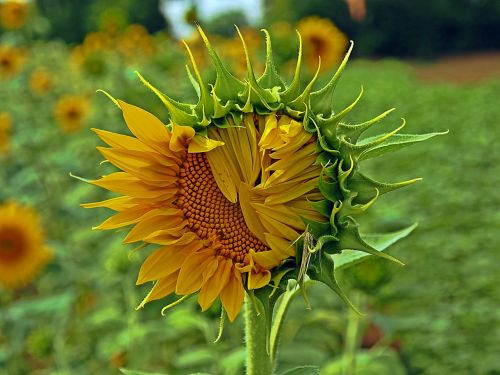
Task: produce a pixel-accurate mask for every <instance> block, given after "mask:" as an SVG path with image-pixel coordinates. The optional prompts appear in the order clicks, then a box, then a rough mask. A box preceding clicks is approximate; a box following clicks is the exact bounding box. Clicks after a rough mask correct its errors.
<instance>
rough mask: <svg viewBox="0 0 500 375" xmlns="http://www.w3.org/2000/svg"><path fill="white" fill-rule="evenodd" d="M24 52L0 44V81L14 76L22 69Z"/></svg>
mask: <svg viewBox="0 0 500 375" xmlns="http://www.w3.org/2000/svg"><path fill="white" fill-rule="evenodd" d="M24 60H25V51H24V50H23V49H21V48H16V47H10V46H8V45H6V44H0V79H2V78H3V79H8V78H11V77H12V76H14V75H16V74H17V73H18V72H19V71H20V70H21V68H22V66H23V64H24Z"/></svg>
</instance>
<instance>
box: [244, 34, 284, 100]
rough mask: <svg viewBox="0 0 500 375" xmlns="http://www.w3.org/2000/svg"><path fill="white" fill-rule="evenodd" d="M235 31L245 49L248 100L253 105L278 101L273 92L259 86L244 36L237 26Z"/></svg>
mask: <svg viewBox="0 0 500 375" xmlns="http://www.w3.org/2000/svg"><path fill="white" fill-rule="evenodd" d="M236 31H237V32H238V35H239V37H240V40H241V44H242V45H243V50H244V51H245V59H246V62H247V72H248V84H247V85H246V90H248V93H249V97H250V101H251V102H252V104H254V105H258V104H264V105H266V104H267V103H276V102H277V101H278V99H279V98H278V97H275V96H273V94H272V93H271V92H270V91H268V90H265V89H263V88H262V87H260V85H259V83H258V82H257V79H256V78H255V73H254V71H253V66H252V62H251V61H250V55H249V53H248V48H247V44H246V43H245V38H243V35H242V34H241V32H240V29H239V28H238V26H236Z"/></svg>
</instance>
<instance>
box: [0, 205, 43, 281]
mask: <svg viewBox="0 0 500 375" xmlns="http://www.w3.org/2000/svg"><path fill="white" fill-rule="evenodd" d="M50 257H51V252H50V251H49V250H48V249H47V248H46V247H45V244H44V235H43V232H42V228H41V227H40V223H39V219H38V215H37V214H36V212H34V211H33V210H32V209H30V208H27V207H22V206H18V205H17V204H15V203H7V204H4V205H1V206H0V285H3V286H5V287H7V288H17V287H21V286H23V285H25V284H26V283H27V282H29V281H31V280H32V279H33V278H34V276H35V275H36V273H37V272H38V270H39V269H40V268H41V267H42V266H43V265H45V263H47V261H48V260H49V259H50Z"/></svg>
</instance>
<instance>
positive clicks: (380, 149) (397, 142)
mask: <svg viewBox="0 0 500 375" xmlns="http://www.w3.org/2000/svg"><path fill="white" fill-rule="evenodd" d="M447 133H448V131H446V132H436V133H427V134H394V135H392V136H391V137H390V138H388V139H386V140H384V141H383V142H382V143H379V144H377V145H375V146H373V147H371V148H369V149H368V150H365V151H363V152H362V153H361V154H360V155H359V160H367V159H373V158H376V157H378V156H382V155H384V154H386V153H388V152H394V151H397V150H399V149H401V148H403V147H406V146H411V145H413V144H415V143H418V142H423V141H426V140H427V139H430V138H433V137H435V136H437V135H444V134H447ZM379 137H380V135H379V136H376V137H370V138H365V139H363V140H362V142H360V143H358V144H357V146H362V145H363V144H368V143H370V142H372V141H373V140H374V139H377V138H379Z"/></svg>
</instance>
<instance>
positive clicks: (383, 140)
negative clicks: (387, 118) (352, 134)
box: [340, 119, 427, 160]
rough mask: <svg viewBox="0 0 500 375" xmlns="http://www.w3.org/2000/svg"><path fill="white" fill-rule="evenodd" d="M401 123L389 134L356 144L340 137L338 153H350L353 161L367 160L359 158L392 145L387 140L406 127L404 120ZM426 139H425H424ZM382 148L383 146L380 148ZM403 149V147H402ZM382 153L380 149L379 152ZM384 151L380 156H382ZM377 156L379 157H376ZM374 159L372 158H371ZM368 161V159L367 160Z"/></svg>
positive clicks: (366, 139)
mask: <svg viewBox="0 0 500 375" xmlns="http://www.w3.org/2000/svg"><path fill="white" fill-rule="evenodd" d="M402 120H403V123H402V124H401V125H400V126H399V127H398V128H396V129H394V130H393V131H392V132H390V133H384V134H380V135H377V136H375V137H370V138H365V139H362V140H361V141H359V142H356V144H353V143H351V142H349V141H348V140H347V139H346V137H344V136H342V137H340V151H341V152H342V153H344V152H346V153H350V154H351V155H353V156H354V159H356V160H357V159H360V160H363V159H367V158H366V157H361V155H369V154H370V153H371V152H372V151H373V150H377V149H378V148H379V147H380V146H382V145H386V144H387V145H390V144H392V143H393V141H392V140H389V138H391V137H393V136H394V135H395V134H396V133H397V132H399V131H400V130H401V129H403V128H404V127H405V125H406V120H405V119H402ZM426 139H427V138H426ZM382 147H383V146H382ZM403 147H404V146H403ZM380 151H382V149H381V150H380ZM383 153H384V151H382V153H381V154H380V155H382V154H383ZM377 156H379V155H377ZM373 157H374V156H373ZM368 159H369V158H368Z"/></svg>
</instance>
